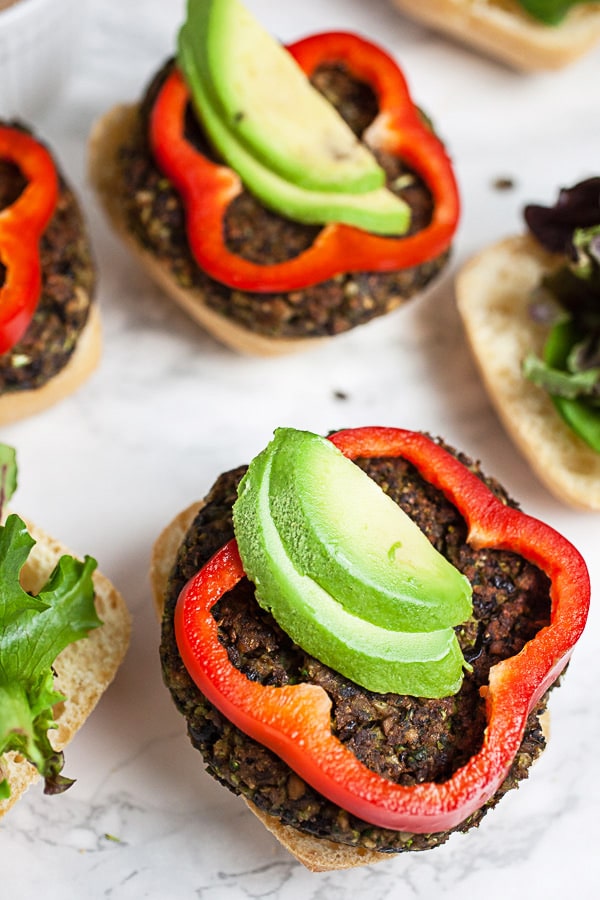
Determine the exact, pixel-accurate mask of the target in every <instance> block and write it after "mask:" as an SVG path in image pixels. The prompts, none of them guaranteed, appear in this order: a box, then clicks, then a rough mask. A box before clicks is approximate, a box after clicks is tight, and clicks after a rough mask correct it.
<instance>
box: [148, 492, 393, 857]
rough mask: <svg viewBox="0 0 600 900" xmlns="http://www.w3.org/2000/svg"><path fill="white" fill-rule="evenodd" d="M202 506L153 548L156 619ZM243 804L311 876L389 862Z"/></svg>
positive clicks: (182, 515) (182, 517) (189, 511)
mask: <svg viewBox="0 0 600 900" xmlns="http://www.w3.org/2000/svg"><path fill="white" fill-rule="evenodd" d="M202 505H203V502H200V503H194V504H192V505H191V506H189V507H188V508H187V509H185V510H183V511H182V512H180V513H179V514H178V515H177V516H176V517H175V518H174V519H173V521H172V522H171V523H170V524H169V525H167V527H166V528H165V529H164V530H163V531H162V533H161V534H160V535H159V537H158V539H157V541H156V543H155V545H154V548H153V552H152V560H151V565H150V582H151V585H152V592H153V595H154V603H155V608H156V612H157V614H158V616H159V618H160V617H161V616H162V612H163V609H164V601H165V595H166V590H167V581H168V578H169V574H170V572H171V569H172V568H173V565H174V563H175V556H176V554H177V550H178V549H179V546H180V544H181V542H182V541H183V538H184V537H185V535H186V533H187V531H188V529H189V528H190V526H191V524H192V522H193V521H194V518H195V517H196V515H197V513H198V511H199V510H200V509H201V507H202ZM245 802H246V805H247V806H248V809H250V810H251V812H253V813H254V815H255V816H257V818H258V819H260V821H261V822H262V823H263V825H264V826H265V828H267V830H268V831H270V832H271V834H273V835H274V837H276V838H277V840H278V841H279V842H280V843H281V844H282V845H283V846H284V847H285V848H286V850H288V851H289V852H290V853H291V854H292V855H293V856H295V858H296V859H297V860H298V861H299V862H301V863H302V864H303V865H304V866H306V868H307V869H310V870H311V871H312V872H329V871H333V870H334V869H351V868H355V867H356V866H366V865H373V863H376V862H382V861H384V860H386V859H389V854H387V853H378V852H377V851H375V850H365V849H364V848H362V847H350V846H348V845H347V844H336V843H334V842H333V841H328V840H323V839H321V838H315V837H312V836H311V835H309V834H304V833H303V832H301V831H298V829H297V828H293V827H292V826H290V825H282V824H281V822H280V821H279V819H277V818H275V817H274V816H269V815H267V814H266V813H264V812H262V811H261V810H259V809H257V807H256V806H254V804H253V803H250V802H248V801H247V800H246V801H245Z"/></svg>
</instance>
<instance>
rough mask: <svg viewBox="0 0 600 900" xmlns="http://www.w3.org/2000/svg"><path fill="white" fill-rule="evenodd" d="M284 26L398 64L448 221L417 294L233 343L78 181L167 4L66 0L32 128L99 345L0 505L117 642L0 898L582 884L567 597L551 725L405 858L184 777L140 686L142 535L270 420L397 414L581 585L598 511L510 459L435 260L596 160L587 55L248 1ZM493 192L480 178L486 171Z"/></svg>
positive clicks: (580, 778) (145, 642)
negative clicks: (82, 252)
mask: <svg viewBox="0 0 600 900" xmlns="http://www.w3.org/2000/svg"><path fill="white" fill-rule="evenodd" d="M248 5H249V6H250V7H251V8H252V9H253V10H254V11H255V12H256V13H257V14H258V15H259V16H260V18H261V19H262V21H263V22H264V23H265V24H266V25H267V26H268V27H270V28H271V30H272V31H273V32H274V33H276V34H278V35H279V36H280V37H281V38H282V39H283V40H289V39H293V38H295V37H299V36H301V35H304V34H307V33H310V32H313V31H318V30H325V29H355V30H358V31H361V32H363V33H364V34H366V35H368V36H370V37H371V38H373V39H374V40H376V41H378V42H379V43H381V44H382V45H384V46H385V47H387V48H388V49H389V50H390V52H392V53H393V54H394V55H395V56H396V57H397V58H398V59H399V60H400V61H401V63H402V65H403V66H404V69H405V72H406V75H407V77H408V79H409V83H410V85H411V88H412V92H413V95H414V97H415V99H416V100H417V101H418V102H419V103H420V104H422V105H423V107H424V108H425V109H427V111H428V112H429V113H430V114H431V115H432V116H433V118H434V121H435V123H436V125H437V127H438V129H439V131H440V133H441V134H442V135H443V137H444V139H445V140H446V142H447V146H448V149H449V152H450V153H451V155H452V157H453V159H454V162H455V165H456V171H457V175H458V178H459V182H460V188H461V194H462V200H463V217H462V224H461V227H460V230H459V233H458V235H457V239H456V243H455V247H454V252H453V257H452V261H451V264H450V266H449V267H448V270H447V271H446V272H445V273H444V275H443V276H442V277H441V278H440V279H439V281H438V282H437V283H436V284H435V285H434V286H433V287H432V288H431V289H430V290H429V291H427V292H426V294H424V295H423V296H422V297H420V298H419V299H416V300H414V301H412V302H411V303H410V304H408V305H407V306H405V307H404V308H402V309H399V310H397V311H396V312H394V313H393V314H391V315H389V316H387V317H386V318H385V319H380V320H378V321H376V322H373V323H372V324H370V325H368V326H365V327H363V328H361V329H358V330H356V331H354V332H352V333H350V334H348V335H344V336H341V337H339V338H337V339H336V340H334V341H331V342H330V343H328V344H326V345H324V346H321V347H319V348H316V349H315V350H313V351H311V352H310V353H308V354H305V355H303V356H293V357H289V358H281V359H274V360H269V359H267V360H265V359H252V358H248V357H242V356H236V355H235V354H233V353H232V352H230V351H228V350H225V349H224V348H222V347H220V346H219V345H217V344H216V342H215V341H214V340H213V339H212V338H210V337H208V336H207V335H206V334H204V333H203V332H202V331H201V330H200V329H199V328H197V327H196V326H194V325H192V324H191V323H190V322H189V321H188V320H187V318H186V317H185V316H184V315H183V313H181V312H179V311H178V310H176V309H175V308H174V307H173V306H172V304H171V303H170V302H169V301H167V300H166V299H165V298H164V297H163V296H162V295H161V293H160V291H159V290H158V289H157V288H156V287H154V285H152V284H151V282H150V281H149V280H148V278H147V277H146V275H145V274H144V273H142V272H141V271H140V270H139V269H138V268H137V267H136V265H135V263H134V262H133V261H132V260H131V259H130V258H129V256H128V255H127V253H126V252H125V250H124V249H123V248H122V247H121V246H120V244H119V243H118V241H117V240H116V239H115V237H114V236H113V235H112V234H111V232H110V229H109V228H108V227H107V224H106V222H105V221H104V219H103V217H102V215H101V214H100V212H99V210H98V209H97V207H96V203H95V200H94V197H93V195H92V193H91V190H90V188H89V185H88V184H87V181H86V148H85V145H86V139H87V135H88V133H89V129H90V127H91V125H92V122H93V121H94V120H95V119H96V118H97V117H98V116H99V115H100V114H101V113H102V112H104V111H105V110H106V109H108V108H109V107H110V106H112V105H113V104H115V103H118V102H122V101H125V102H130V101H132V100H135V99H136V97H137V96H138V94H139V92H140V91H141V90H142V89H143V86H144V85H145V84H146V83H147V81H148V79H149V77H151V75H152V73H153V71H154V70H155V69H156V68H158V66H159V65H160V64H161V63H162V62H163V60H164V59H166V58H167V57H168V56H169V55H170V54H171V53H172V50H173V39H174V36H175V34H176V32H177V28H178V26H179V23H180V21H181V16H182V10H183V7H184V2H183V0H176V2H170V3H165V2H162V0H140V2H137V3H116V2H114V0H88V2H87V4H86V6H87V18H86V31H85V34H84V36H83V38H82V43H81V46H80V47H79V52H78V57H79V59H78V65H77V68H76V71H75V75H74V77H73V78H72V79H71V81H70V83H69V84H68V85H67V87H66V89H65V91H64V93H63V94H62V95H60V96H57V97H56V98H55V100H54V102H53V103H52V104H51V105H50V106H49V107H48V108H47V109H45V110H44V112H43V113H42V114H41V115H40V118H39V121H37V122H35V123H33V124H35V126H36V128H37V129H38V130H39V132H40V134H42V135H44V136H45V137H46V138H47V139H48V141H49V142H51V143H52V145H53V147H54V148H55V150H56V152H57V154H58V155H59V157H60V158H61V161H62V163H63V167H64V169H65V172H66V173H67V174H68V175H69V176H70V178H71V180H72V181H73V183H74V185H75V186H76V188H77V189H78V191H79V192H80V195H81V198H82V203H83V207H84V211H85V214H86V217H87V220H88V223H89V227H90V232H91V236H92V240H93V244H94V250H95V255H96V258H97V261H98V266H99V270H100V282H99V293H98V299H99V303H100V307H101V311H102V317H103V323H104V356H103V360H102V364H101V366H100V368H99V369H98V371H97V372H96V373H95V374H94V376H93V378H92V379H91V380H90V381H89V382H88V383H87V384H86V385H85V387H84V388H82V390H81V391H79V392H78V393H77V394H76V395H74V396H73V397H71V398H69V399H68V400H66V401H65V402H64V403H62V404H61V405H60V406H57V407H55V408H54V409H52V410H48V411H47V412H45V413H44V414H42V415H40V416H38V417H36V418H35V419H31V420H27V421H24V422H21V423H19V424H17V425H14V426H12V427H10V428H6V429H4V432H3V434H2V439H3V440H5V441H7V442H10V443H12V444H14V445H15V446H16V447H17V449H18V452H19V459H20V468H21V479H20V487H19V492H18V494H17V496H16V498H15V503H14V505H15V508H17V509H18V510H19V511H22V512H23V513H24V514H26V515H28V516H30V517H31V518H33V519H34V520H35V521H37V522H39V524H41V525H43V527H45V528H46V529H47V530H48V531H50V532H52V533H54V534H56V535H57V536H59V537H61V538H62V540H63V541H65V543H67V544H68V545H69V546H71V547H72V548H73V549H74V550H76V551H77V552H79V553H92V554H93V555H94V556H95V557H96V558H97V559H98V560H99V563H100V568H101V569H103V570H104V571H105V572H106V574H107V575H109V577H111V578H112V579H113V580H114V581H115V583H116V584H117V586H118V587H119V588H120V590H121V591H122V593H123V594H124V596H125V597H126V599H127V601H128V604H129V606H130V608H131V610H132V614H133V617H134V630H133V637H132V644H131V649H130V651H129V654H128V656H127V658H126V661H125V663H124V665H123V667H122V668H121V670H120V672H119V674H118V677H117V679H116V681H115V683H114V685H113V686H112V687H111V688H110V690H109V691H108V692H107V693H106V695H105V696H104V697H103V699H102V701H101V702H100V704H99V706H98V708H97V709H96V711H95V712H94V715H93V717H92V718H91V719H90V720H89V722H88V723H87V724H86V726H85V727H84V728H83V729H82V731H81V732H80V733H79V734H78V735H77V737H76V739H75V740H74V741H73V743H72V744H71V745H70V747H69V748H68V751H67V758H66V766H65V772H66V773H67V774H68V775H70V776H71V777H74V778H76V783H75V785H74V786H73V788H72V789H71V790H70V791H69V792H67V793H66V794H64V795H62V796H60V797H54V798H49V797H45V796H44V795H43V794H42V791H41V785H40V784H38V785H36V786H34V787H32V788H31V790H30V791H29V792H28V794H27V796H26V797H25V798H24V799H22V800H21V801H20V802H19V803H18V804H17V806H16V807H15V808H14V810H12V811H11V813H10V814H9V815H8V816H7V817H6V818H5V819H3V820H2V822H1V823H0V858H1V860H2V863H1V874H0V897H1V898H5V897H6V898H9V897H10V898H11V900H31V898H32V897H44V900H97V898H103V897H104V898H111V900H139V898H150V900H163V898H169V900H346V898H347V897H349V896H352V897H356V898H360V897H364V898H367V897H368V898H369V900H387V898H392V897H393V898H396V897H401V898H403V900H464V898H465V897H468V896H476V895H479V896H482V895H483V896H485V897H486V900H500V898H503V900H504V898H505V897H507V896H513V897H515V898H520V897H524V896H526V895H529V894H530V893H533V894H534V895H535V896H539V897H544V898H546V900H558V898H562V897H564V896H569V897H574V896H577V897H578V898H579V900H593V898H596V897H597V896H599V895H600V863H599V861H598V855H597V848H596V846H595V844H596V841H595V835H596V834H597V810H598V808H600V755H599V754H598V751H597V748H598V746H599V745H600V716H598V711H597V703H596V702H595V701H594V700H593V699H591V698H594V697H595V696H596V695H597V685H598V682H599V680H600V661H599V657H598V652H597V645H598V637H597V636H598V633H599V629H600V621H599V614H598V612H597V609H596V608H593V609H592V614H591V616H590V620H589V625H588V628H587V631H586V633H585V635H584V637H583V639H582V641H581V643H580V645H579V647H578V648H577V651H576V653H575V654H574V657H573V660H572V662H571V664H570V667H569V670H568V672H567V674H566V676H565V679H564V685H563V687H561V689H560V690H558V691H555V692H554V694H553V696H552V698H551V703H550V708H551V740H550V743H549V746H548V749H547V750H546V752H545V753H544V755H543V756H542V758H541V760H540V761H539V762H538V763H537V764H536V765H535V766H534V768H533V770H532V772H531V775H530V778H529V779H528V780H527V781H526V782H524V783H523V784H522V785H521V787H520V788H519V790H518V791H513V792H511V793H510V794H509V795H508V796H506V797H505V798H504V800H503V801H502V802H501V803H500V805H499V806H498V807H497V809H495V810H493V811H492V812H490V813H489V814H488V816H487V817H486V818H485V819H484V821H483V823H482V825H481V827H480V828H479V829H478V830H477V831H474V832H471V833H469V834H467V835H454V836H453V837H452V838H451V839H450V840H449V841H448V843H447V844H445V845H444V846H442V847H440V848H438V849H436V850H434V851H430V852H427V853H422V854H413V855H410V854H407V855H403V856H398V857H395V858H389V859H387V860H386V861H384V862H382V863H381V864H379V865H377V866H371V867H366V868H362V869H356V870H351V871H348V872H338V873H322V874H311V873H309V872H307V871H306V870H305V869H304V868H303V867H302V866H300V865H299V864H297V863H296V862H295V861H294V860H293V859H292V858H291V857H290V856H289V855H288V854H287V853H286V852H285V851H284V850H283V849H281V848H280V847H279V845H278V844H276V843H275V842H274V840H273V839H272V837H271V836H270V835H269V834H267V832H266V831H265V830H264V829H263V828H262V827H261V826H260V825H259V824H258V823H257V821H256V820H255V819H254V817H253V816H251V814H250V813H249V812H248V811H247V810H246V808H245V806H244V805H243V804H242V803H241V802H240V801H239V800H237V799H236V798H235V797H233V796H232V795H231V794H229V793H228V792H226V791H225V790H223V789H222V788H221V787H219V786H218V785H217V784H216V783H215V782H213V781H212V779H210V778H209V777H208V776H207V775H206V774H205V773H204V772H203V767H202V764H201V761H200V759H199V757H198V755H197V753H196V752H195V751H194V750H193V749H192V747H191V746H190V744H189V742H188V740H187V737H186V735H185V727H184V723H183V721H182V720H181V719H180V717H179V715H178V713H177V712H176V711H175V709H174V707H173V706H172V704H171V701H170V698H169V697H168V696H167V692H166V690H165V688H164V687H163V685H162V680H161V674H160V670H159V662H158V640H159V633H158V625H157V623H156V621H155V619H154V614H153V610H152V607H151V603H150V588H149V583H148V576H147V572H148V563H149V557H150V550H151V546H152V542H153V541H154V539H155V538H156V537H157V535H158V533H159V532H160V530H161V529H162V528H163V526H164V525H165V524H166V523H167V522H168V521H169V519H170V517H172V516H173V515H174V514H175V513H176V512H178V511H179V510H180V509H181V508H183V507H184V506H187V505H188V503H190V502H191V501H192V500H195V499H199V498H200V497H201V496H203V495H204V494H205V492H206V491H207V489H208V488H209V487H210V485H211V484H212V482H213V480H214V479H215V477H216V476H217V475H218V474H219V473H220V472H221V471H223V470H225V469H227V468H231V467H233V466H235V465H238V464H239V463H242V462H247V461H248V460H249V459H250V458H251V456H252V455H254V454H255V453H256V452H258V450H260V449H261V447H262V446H264V445H265V444H266V443H267V441H268V440H269V438H270V435H271V433H272V431H273V429H274V428H275V427H277V426H278V425H293V426H295V427H306V428H310V429H311V430H313V431H318V432H323V433H324V432H327V431H329V430H330V429H332V428H336V427H343V426H347V425H364V424H384V425H398V426H402V427H408V428H415V429H422V430H426V431H430V432H432V433H434V434H439V435H442V436H444V437H445V438H446V439H447V440H448V441H449V442H450V443H452V444H454V445H455V446H457V447H460V448H461V449H463V450H465V451H466V452H468V453H469V454H470V455H472V456H474V457H476V458H478V459H480V460H481V462H482V464H483V466H484V469H485V470H486V471H487V472H488V473H489V474H492V475H495V476H496V477H498V478H499V479H500V480H501V481H503V483H504V484H505V485H506V487H507V488H508V489H509V491H510V492H511V493H512V494H513V496H515V497H517V498H518V499H519V500H520V501H521V503H522V506H523V508H524V509H526V510H527V511H528V512H531V513H533V514H534V515H537V516H539V517H540V518H542V519H545V520H547V521H548V522H550V523H551V524H553V525H554V526H555V527H556V528H557V529H558V530H560V531H562V532H563V533H564V534H565V535H566V536H567V537H568V538H569V539H571V540H572V541H573V543H575V545H576V546H577V547H578V548H579V549H580V550H581V552H582V553H583V554H584V556H585V557H586V560H587V562H588V565H589V568H590V574H591V577H592V584H593V586H594V589H595V590H596V593H597V589H598V586H599V581H600V568H599V562H598V553H597V543H598V535H599V519H598V516H597V515H596V516H594V515H591V514H585V513H580V512H577V511H575V510H570V509H567V508H566V507H565V506H563V505H562V504H561V503H559V502H558V501H557V500H555V499H553V498H552V497H551V496H550V495H549V494H548V493H547V492H546V491H545V489H544V488H542V487H541V486H540V485H539V484H538V483H537V481H536V480H535V479H534V477H533V476H532V474H531V472H530V471H529V469H528V467H527V465H526V463H525V462H524V461H523V459H522V458H521V457H520V456H519V454H518V453H517V451H516V450H515V448H514V446H513V445H512V443H511V442H510V440H509V438H508V437H507V435H506V434H505V433H504V431H503V429H502V427H501V426H500V424H499V422H498V420H497V418H496V416H495V415H494V413H493V411H492V410H491V408H490V404H489V401H488V399H487V396H486V394H485V392H484V390H483V388H482V386H481V384H480V381H479V379H478V376H477V373H476V371H475V367H474V365H473V362H472V360H471V357H470V355H469V352H468V349H467V346H466V342H465V339H464V335H463V332H462V328H461V325H460V322H459V319H458V315H457V312H456V309H455V305H454V298H453V292H452V281H453V276H454V274H455V272H456V269H457V268H458V266H459V265H460V264H461V263H462V262H464V261H465V260H466V259H467V258H468V257H469V256H470V254H472V253H473V252H475V251H476V250H477V249H478V248H479V247H481V246H482V245H483V244H484V243H486V242H489V241H493V240H495V239H497V238H499V237H501V236H504V235H505V234H509V233H513V232H514V231H516V230H518V229H519V228H520V223H519V217H520V210H521V208H522V206H523V204H524V203H525V202H528V201H531V200H534V201H539V202H550V201H551V200H552V199H553V198H554V196H555V194H556V191H557V189H558V187H559V186H561V185H566V184H569V183H573V182H574V181H576V180H577V179H579V178H582V177H585V176H588V175H591V174H598V169H597V166H598V151H599V150H600V125H599V120H598V111H599V110H598V101H597V94H594V91H593V89H592V86H593V85H597V84H598V77H599V75H600V55H599V54H598V52H595V53H591V54H590V55H589V56H587V57H586V58H585V59H583V60H582V61H581V62H579V63H577V64H576V65H574V66H572V67H571V68H570V69H568V70H565V71H563V72H560V73H554V74H552V73H551V74H543V75H536V76H531V77H526V76H521V75H518V74H516V73H514V72H511V71H509V70H507V69H505V68H503V67H500V66H498V65H496V64H494V63H491V62H489V61H488V60H486V59H484V58H482V57H480V56H478V55H476V54H474V53H471V52H469V51H466V50H463V49H461V48H459V47H458V46H456V45H455V44H452V43H450V42H449V41H445V40H443V39H442V38H440V37H437V36H435V35H434V34H432V33H430V32H427V31H426V30H425V29H422V28H420V27H418V26H416V25H413V24H411V23H409V22H407V21H406V20H404V19H403V18H402V17H401V16H400V15H399V14H397V13H396V12H395V11H394V10H393V9H392V7H391V5H390V4H389V3H388V2H387V0H372V2H370V3H369V4H365V3H364V2H361V0H329V2H328V3H326V4H325V3H322V2H319V0H304V2H303V3H302V4H291V3H288V4H285V3H282V4H278V5H275V4H272V3H269V2H268V0H248ZM500 176H502V177H508V178H510V179H512V182H513V187H512V188H511V189H509V190H505V191H498V190H497V189H495V188H494V183H495V181H496V179H497V178H498V177H500Z"/></svg>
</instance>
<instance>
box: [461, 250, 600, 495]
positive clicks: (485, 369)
mask: <svg viewBox="0 0 600 900" xmlns="http://www.w3.org/2000/svg"><path fill="white" fill-rule="evenodd" d="M556 265H557V260H556V258H554V257H552V256H551V255H549V254H548V253H546V252H545V251H544V250H542V249H541V248H539V246H538V245H537V244H536V243H535V242H534V241H533V240H532V239H531V238H529V237H527V236H516V237H513V238H508V239H506V240H503V241H501V242H499V243H498V244H495V245H493V246H491V247H488V248H486V249H485V250H483V251H482V252H481V253H479V254H478V255H477V256H475V257H474V258H473V259H472V260H471V261H470V262H468V263H467V264H466V266H464V268H463V269H462V270H461V271H460V272H459V274H458V277H457V281H456V297H457V304H458V309H459V312H460V314H461V317H462V319H463V323H464V326H465V330H466V334H467V338H468V341H469V343H470V345H471V349H472V351H473V355H474V358H475V361H476V363H477V366H478V368H479V370H480V373H481V376H482V379H483V382H484V384H485V387H486V389H487V391H488V394H489V396H490V399H491V401H492V404H493V405H494V407H495V409H496V411H497V413H498V416H499V417H500V419H501V421H502V423H503V424H504V427H505V428H506V430H507V432H508V433H509V435H510V436H511V437H512V439H513V440H514V442H515V444H516V445H517V447H518V448H519V450H520V451H521V453H522V454H523V456H524V457H525V459H526V460H527V461H528V462H529V464H530V466H531V468H532V469H533V471H534V472H535V473H536V475H537V477H538V478H539V480H540V481H541V482H542V483H543V484H545V485H546V487H547V488H548V490H549V491H550V492H551V493H552V494H554V495H555V496H556V497H558V498H559V499H561V500H563V501H565V502H567V503H568V504H570V505H571V506H574V507H576V508H580V509H591V510H600V454H598V453H596V452H595V451H594V450H592V448H591V447H589V446H588V445H587V444H586V443H585V442H584V441H583V440H581V438H579V437H578V436H577V435H576V434H575V433H574V432H573V431H572V430H571V429H570V428H569V426H568V425H567V424H566V423H565V422H564V421H563V419H562V418H561V417H560V415H559V414H558V412H557V411H556V409H555V407H554V404H553V403H552V400H551V398H550V396H549V394H547V392H546V391H544V390H543V389H541V388H539V387H537V386H536V385H534V384H533V383H531V382H530V381H528V380H527V379H526V378H524V377H523V376H522V374H521V365H522V361H523V359H524V357H525V356H526V355H527V354H528V353H529V352H531V351H533V352H534V353H537V354H538V355H539V354H541V352H542V348H543V344H544V339H545V335H546V334H547V328H545V327H543V326H541V325H539V324H537V323H536V322H534V321H533V319H532V317H531V316H530V314H529V310H528V305H529V302H530V295H531V292H532V291H533V290H534V289H535V287H536V286H537V285H538V284H539V281H540V279H541V277H542V276H543V275H544V273H546V272H548V271H549V270H550V269H551V268H552V267H555V266H556Z"/></svg>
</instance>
